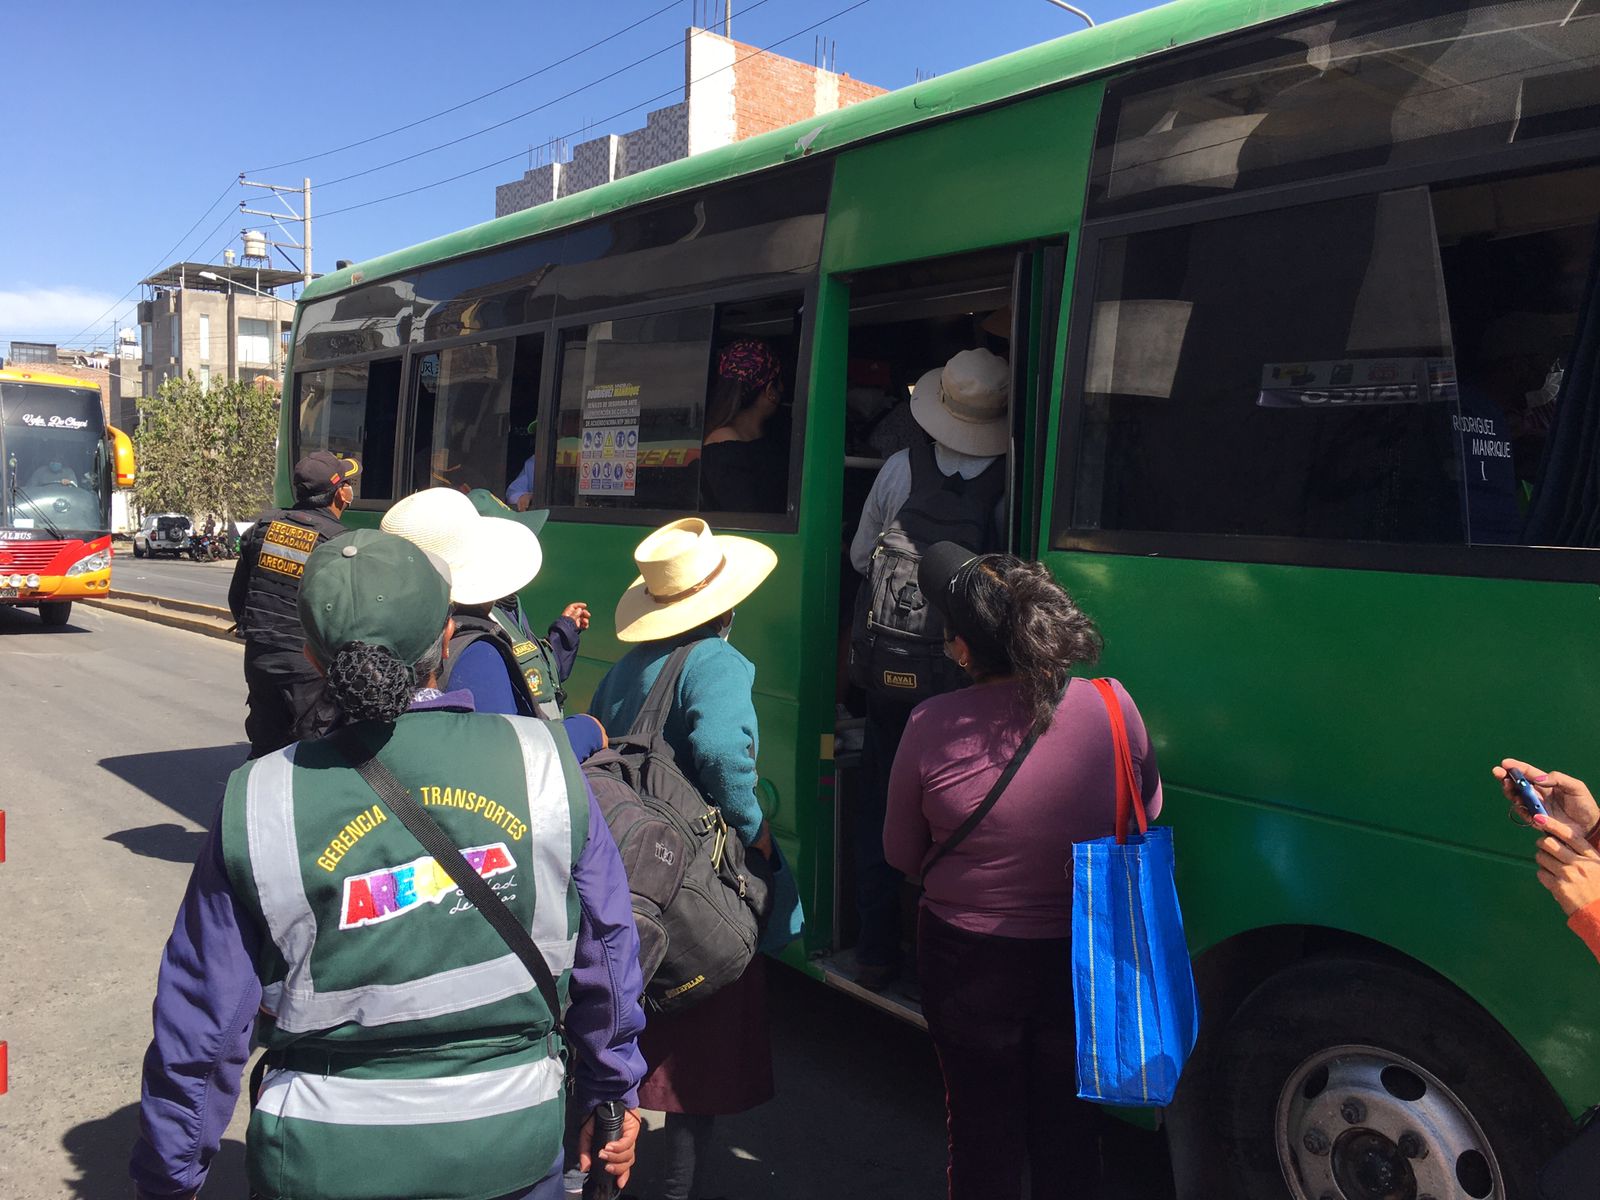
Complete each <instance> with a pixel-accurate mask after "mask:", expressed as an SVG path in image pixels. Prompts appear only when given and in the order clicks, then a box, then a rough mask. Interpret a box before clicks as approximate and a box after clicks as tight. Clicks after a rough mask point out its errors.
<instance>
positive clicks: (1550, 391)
mask: <svg viewBox="0 0 1600 1200" xmlns="http://www.w3.org/2000/svg"><path fill="white" fill-rule="evenodd" d="M1566 374H1567V373H1566V371H1565V369H1563V367H1562V366H1561V364H1560V363H1559V362H1556V363H1552V364H1551V366H1550V373H1549V374H1548V375H1546V376H1545V377H1544V386H1543V387H1541V388H1540V389H1539V390H1538V391H1536V392H1528V393H1527V394H1526V396H1525V397H1524V399H1526V400H1527V402H1528V407H1529V408H1542V407H1543V406H1544V405H1546V404H1554V403H1555V402H1556V397H1557V396H1559V395H1560V394H1561V381H1562V379H1564V378H1565V377H1566Z"/></svg>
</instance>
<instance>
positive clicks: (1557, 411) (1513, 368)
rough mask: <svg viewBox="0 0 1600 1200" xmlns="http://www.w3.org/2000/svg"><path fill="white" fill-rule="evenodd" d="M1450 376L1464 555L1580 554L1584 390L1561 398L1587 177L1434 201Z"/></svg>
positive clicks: (1581, 274)
mask: <svg viewBox="0 0 1600 1200" xmlns="http://www.w3.org/2000/svg"><path fill="white" fill-rule="evenodd" d="M1434 211H1435V213H1436V214H1437V220H1438V226H1439V242H1440V257H1441V260H1442V262H1443V266H1444V280H1445V290H1446V292H1447V294H1448V295H1449V297H1450V322H1451V325H1452V327H1453V329H1454V332H1455V344H1456V365H1457V369H1458V371H1459V374H1460V393H1461V419H1460V427H1461V428H1460V434H1459V437H1460V442H1461V453H1462V462H1463V467H1464V472H1465V476H1466V492H1467V505H1468V513H1469V517H1470V535H1471V540H1472V542H1473V543H1474V544H1475V545H1484V544H1505V543H1511V544H1532V545H1543V546H1592V545H1594V544H1595V540H1596V539H1595V533H1594V530H1593V521H1594V517H1595V512H1594V507H1593V504H1592V503H1590V502H1587V501H1586V500H1585V499H1584V498H1585V497H1586V496H1588V495H1589V494H1591V489H1589V488H1587V487H1586V486H1584V482H1583V480H1584V478H1585V475H1586V472H1585V471H1584V470H1583V469H1581V468H1579V469H1576V470H1575V469H1574V468H1575V467H1577V465H1578V463H1579V462H1580V461H1587V460H1589V459H1590V458H1592V455H1590V454H1588V453H1587V452H1580V453H1579V454H1578V455H1572V454H1570V453H1568V452H1567V450H1568V448H1569V447H1576V446H1578V445H1580V444H1587V443H1588V439H1589V438H1590V436H1591V435H1592V430H1590V429H1589V428H1588V426H1589V425H1590V424H1591V423H1592V422H1593V420H1594V413H1595V410H1594V404H1593V390H1592V384H1588V385H1586V384H1584V383H1583V380H1582V379H1581V378H1574V380H1573V381H1572V382H1573V385H1575V386H1567V387H1563V386H1562V385H1563V383H1564V382H1565V380H1566V376H1567V374H1568V368H1569V366H1571V365H1572V363H1573V351H1574V349H1575V347H1576V345H1577V343H1578V338H1579V331H1578V317H1579V314H1580V313H1581V312H1582V311H1583V308H1584V304H1585V301H1586V300H1587V299H1589V298H1590V297H1589V296H1588V291H1589V288H1590V287H1591V283H1590V269H1591V268H1590V264H1591V262H1592V261H1593V259H1594V254H1595V233H1596V226H1597V224H1600V169H1597V168H1592V167H1591V168H1586V169H1581V170H1571V171H1554V172H1543V173H1540V174H1536V175H1523V176H1517V177H1514V178H1509V179H1498V180H1493V181H1489V182H1479V183H1470V184H1465V185H1462V186H1457V187H1445V188H1440V189H1438V190H1437V191H1436V192H1435V193H1434Z"/></svg>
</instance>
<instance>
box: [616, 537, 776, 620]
mask: <svg viewBox="0 0 1600 1200" xmlns="http://www.w3.org/2000/svg"><path fill="white" fill-rule="evenodd" d="M633 561H634V562H635V563H636V564H638V567H639V578H637V579H635V580H634V581H633V586H631V587H630V588H629V589H628V590H627V591H626V592H624V593H623V594H622V599H621V600H618V601H617V640H618V641H619V642H654V641H658V640H659V639H661V638H668V637H673V636H674V635H676V634H680V633H687V632H688V631H689V630H691V629H694V628H696V627H697V626H700V625H704V624H705V623H706V622H707V621H709V620H711V618H712V617H718V616H721V615H722V614H723V613H725V612H727V611H728V610H729V609H731V608H732V607H733V606H734V605H735V604H738V603H739V601H741V600H743V599H745V598H746V597H747V596H749V595H750V593H751V592H753V591H755V590H756V588H758V587H759V586H761V581H762V580H763V579H765V578H766V577H767V576H768V575H770V574H772V568H773V567H775V566H777V565H778V556H777V555H776V554H775V553H773V551H772V550H771V549H769V548H768V547H766V546H763V545H762V544H761V543H760V542H754V541H751V540H750V539H749V538H742V537H728V536H725V535H724V536H718V535H716V534H713V533H712V532H711V526H709V525H707V524H706V523H705V522H704V521H702V520H701V519H700V518H699V517H684V518H683V519H682V520H681V521H674V522H672V524H670V525H663V526H662V527H661V528H660V529H658V530H656V531H655V532H654V533H652V534H651V535H650V536H649V537H647V538H645V540H644V541H642V542H640V543H639V548H638V549H637V550H635V551H634V552H633Z"/></svg>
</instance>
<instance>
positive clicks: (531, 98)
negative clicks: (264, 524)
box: [0, 0, 1152, 345]
mask: <svg viewBox="0 0 1600 1200" xmlns="http://www.w3.org/2000/svg"><path fill="white" fill-rule="evenodd" d="M718 2H719V3H720V0H718ZM852 3H855V0H735V3H734V13H733V34H734V36H735V37H736V38H738V39H739V40H740V41H744V42H749V43H751V44H754V45H758V46H768V45H770V44H772V43H774V42H778V41H780V40H781V39H785V38H791V35H795V36H793V37H792V40H789V41H787V42H785V43H784V44H783V45H781V46H779V47H776V51H777V52H779V53H785V54H787V55H788V56H789V57H791V58H797V59H800V60H802V61H807V62H809V61H810V60H811V58H812V55H813V49H814V46H815V41H816V37H817V36H818V35H819V34H820V35H824V36H826V37H828V38H830V39H832V40H833V41H834V42H836V43H837V66H838V69H839V70H841V71H843V72H846V73H848V74H851V75H854V76H856V77H857V78H860V79H865V80H867V81H869V82H872V83H876V84H879V85H881V86H884V87H900V86H903V85H905V84H909V83H912V82H914V81H915V80H916V78H917V75H918V72H919V71H920V72H923V73H936V74H945V73H948V72H950V71H953V70H955V69H957V68H959V67H963V66H966V65H968V64H970V63H974V62H979V61H981V60H983V59H987V58H992V57H995V56H997V55H1000V54H1004V53H1007V52H1009V51H1011V50H1016V49H1019V48H1021V47H1023V46H1029V45H1033V44H1035V43H1037V42H1041V41H1045V40H1047V39H1049V38H1052V37H1057V36H1060V35H1062V34H1064V33H1068V32H1071V31H1072V30H1073V29H1075V28H1078V27H1080V25H1079V22H1078V21H1077V19H1076V18H1075V17H1072V16H1071V15H1070V14H1068V13H1066V12H1063V11H1061V10H1060V9H1057V8H1054V7H1052V6H1051V5H1050V4H1049V3H1047V0H964V2H963V0H866V3H864V4H862V5H861V6H860V7H857V8H855V10H854V11H852V12H848V13H846V14H844V15H842V16H837V17H833V14H836V13H839V12H840V11H841V10H843V9H846V8H848V7H849V6H850V5H851V4H852ZM1079 4H1080V6H1081V7H1085V8H1087V9H1088V10H1089V11H1090V12H1091V13H1092V14H1093V15H1094V16H1095V18H1096V19H1097V20H1100V21H1105V20H1110V19H1112V18H1113V17H1116V16H1121V15H1123V14H1125V13H1127V12H1131V11H1134V10H1137V9H1141V8H1148V7H1151V6H1152V5H1151V3H1150V0H1079ZM664 5H665V0H589V2H587V3H586V2H584V0H575V2H573V3H569V4H567V5H564V6H553V5H549V4H542V3H511V2H498V3H476V4H475V3H454V4H441V3H438V2H437V0H434V2H431V3H424V2H422V0H390V2H389V3H386V4H382V5H370V4H356V3H350V2H348V0H321V2H320V3H302V2H300V0H280V2H279V3H278V4H277V5H275V6H274V7H273V8H271V9H270V10H268V9H262V8H259V7H257V6H245V5H231V4H208V5H199V4H177V3H170V2H168V3H160V2H159V0H158V2H157V3H154V4H146V5H130V4H126V3H117V4H110V3H104V2H101V0H90V2H88V3H73V4H61V3H55V4H27V5H20V6H18V7H17V8H16V9H15V10H13V11H12V13H11V15H10V17H9V19H8V22H7V33H8V40H9V41H10V43H11V45H13V46H17V47H36V48H48V50H49V53H41V54H34V53H15V54H12V55H10V56H8V59H7V63H6V76H7V78H6V87H5V100H4V102H3V105H0V116H3V120H4V130H5V132H4V135H3V136H4V155H3V159H0V161H3V162H4V163H5V164H7V166H8V167H9V173H10V185H11V186H9V187H7V188H5V189H3V190H0V343H3V342H9V341H10V340H11V339H13V338H15V339H17V340H22V341H29V340H39V341H57V342H61V343H63V344H67V343H68V341H69V339H73V337H74V335H75V334H78V335H81V336H78V337H77V339H76V340H75V341H72V342H71V344H74V345H84V344H90V343H93V342H96V341H98V342H99V343H100V344H105V343H106V342H107V340H108V339H109V336H110V330H111V325H112V322H113V320H115V319H117V318H126V320H125V321H124V323H129V322H131V317H129V315H128V314H129V313H130V310H131V309H132V306H133V304H134V302H136V301H137V300H138V298H139V292H138V289H137V288H135V289H134V290H133V291H131V292H129V294H128V295H127V297H126V299H122V300H119V299H118V298H119V297H120V296H121V295H122V294H123V293H124V292H125V291H127V290H128V289H129V288H130V287H133V285H134V284H136V283H137V282H138V280H140V279H142V278H144V277H145V276H146V275H148V274H149V273H151V272H152V271H153V270H155V269H158V268H160V267H163V266H166V265H168V264H169V263H171V262H176V261H179V260H182V259H191V260H198V261H220V260H221V255H222V250H223V249H224V247H226V246H228V245H230V244H231V245H232V246H234V247H235V248H236V249H237V248H238V245H239V242H238V233H239V230H240V229H241V228H244V227H245V224H246V223H247V222H248V223H249V224H250V225H251V226H259V225H260V224H261V221H260V219H259V218H254V217H243V216H241V215H240V214H239V213H238V212H237V208H238V202H239V200H240V199H241V198H243V197H244V196H245V195H246V193H245V192H244V191H243V190H242V189H240V188H239V187H238V186H237V178H238V175H239V173H240V172H241V171H247V172H250V173H251V175H250V177H251V178H252V179H265V180H266V181H268V182H273V183H283V184H296V185H297V184H298V183H299V182H300V180H301V179H302V178H303V177H305V176H309V177H310V178H311V181H312V190H313V213H314V214H316V213H326V214H329V215H327V216H326V217H315V219H314V225H313V237H314V242H315V258H314V262H313V266H315V267H316V268H318V269H319V270H327V269H331V268H332V266H333V264H334V261H335V260H336V259H340V258H349V259H357V260H359V259H362V258H367V257H370V256H372V255H374V254H379V253H383V252H384V251H387V250H393V249H396V248H398V247H401V246H406V245H410V244H411V243H413V242H417V241H421V240H422V239H424V238H427V237H431V236H434V235H436V234H440V233H445V232H447V231H449V230H451V229H457V228H461V227H463V226H466V225H471V224H474V223H476V222H478V221H481V220H484V219H486V218H488V217H491V216H493V215H494V186H495V184H497V183H504V182H507V181H508V180H511V179H514V178H516V177H518V176H519V175H520V174H521V172H522V170H523V169H524V168H525V167H526V166H527V158H526V151H527V150H528V148H529V147H530V146H535V147H537V146H539V145H542V144H544V143H546V142H548V141H550V140H551V139H552V138H558V137H565V138H566V139H567V140H568V141H569V142H575V141H581V140H583V138H584V137H586V136H597V135H599V134H601V133H606V132H625V131H626V130H629V129H632V128H634V127H635V126H636V125H638V124H642V123H643V119H644V113H645V111H646V110H647V109H649V108H658V107H661V106H662V105H665V104H670V103H673V102H674V101H675V100H676V99H678V98H680V96H678V95H668V96H665V97H663V93H672V92H675V91H678V90H680V89H681V88H682V86H683V51H682V38H683V32H684V30H685V28H686V27H687V26H688V25H690V24H691V23H692V21H693V19H694V15H695V13H696V5H695V0H678V2H677V3H674V4H672V5H670V7H666V8H665V11H659V10H662V9H663V7H664ZM719 11H720V10H719ZM652 14H654V15H652ZM830 17H833V19H829V20H827V21H826V23H825V24H822V25H820V26H819V27H818V28H817V29H815V30H810V29H808V27H810V26H812V25H815V24H816V23H817V22H819V21H823V20H824V19H825V18H830ZM636 22H637V23H638V25H637V28H634V29H632V30H629V31H628V32H624V33H620V34H619V31H621V30H624V29H626V28H627V27H628V26H630V25H633V24H634V23H636ZM801 31H805V32H801ZM612 34H619V36H616V37H614V38H613V39H612V40H610V41H608V42H606V44H604V45H602V46H600V47H599V48H598V49H593V50H589V51H588V52H586V53H579V52H580V51H583V50H584V48H585V47H587V46H589V45H590V44H591V43H594V42H597V41H599V40H600V39H602V38H606V37H607V36H608V35H612ZM74 55H76V56H77V57H78V61H79V62H81V65H82V69H81V70H76V71H75V70H74V69H73V56H74ZM640 59H644V60H645V61H643V62H639V63H638V65H630V64H634V63H635V62H636V61H637V60H640ZM546 67H548V68H549V69H548V70H543V71H542V73H540V74H539V75H537V76H536V77H535V78H532V79H529V80H527V81H525V82H522V83H517V84H515V85H514V86H510V87H507V88H505V89H504V90H503V91H500V92H498V93H497V94H496V95H493V96H490V97H489V98H487V99H484V100H481V101H478V102H476V103H471V104H467V105H465V106H464V107H462V108H459V109H458V110H457V111H455V112H451V113H448V114H446V115H444V116H441V117H439V118H437V119H434V120H427V121H426V122H425V123H423V124H420V125H417V126H416V127H415V128H411V129H407V130H405V131H404V132H401V133H397V134H394V135H393V136H389V137H383V138H380V139H379V140H376V141H373V142H370V143H369V144H367V145H362V146H358V147H356V148H353V149H349V150H343V151H340V152H339V153H335V154H328V155H326V156H324V157H319V158H314V159H309V160H308V159H307V156H310V155H316V154H320V153H322V152H324V151H328V150H331V149H333V148H335V147H340V146H344V145H347V144H349V143H351V142H356V141H359V140H362V139H365V138H370V137H372V136H373V135H378V134H383V133H385V132H386V131H388V130H392V129H394V128H395V127H397V126H401V125H404V124H407V123H409V122H412V121H417V120H419V119H421V118H425V117H428V116H429V114H432V113H436V112H439V111H440V110H442V109H445V108H448V107H450V106H453V105H458V104H461V103H462V102H463V101H468V100H471V99H472V98H473V97H475V96H478V95H480V94H481V93H484V92H488V91H490V90H491V89H494V88H498V87H500V86H501V85H503V84H508V83H510V82H511V81H513V80H516V79H518V78H519V77H521V76H525V75H528V74H530V73H532V72H535V71H540V70H541V68H546ZM623 68H626V69H623ZM619 69H622V70H621V72H620V74H616V76H615V77H614V78H611V79H608V80H605V81H604V82H597V81H599V80H601V78H602V77H603V76H606V75H608V74H612V73H615V72H618V71H619ZM570 93H575V94H570ZM630 106H638V107H636V108H634V109H632V110H631V111H627V112H624V111H623V110H626V109H629V107H630ZM536 108H537V109H538V110H539V111H535V112H532V113H531V114H530V115H527V116H520V117H519V116H518V114H521V113H525V112H528V110H531V109H536ZM512 117H516V118H517V119H515V120H512V121H510V123H509V124H506V125H504V126H502V127H501V128H498V129H495V130H493V131H491V132H487V133H483V134H482V135H480V136H476V137H471V138H469V139H467V140H465V141H463V142H461V143H460V144H458V145H455V146H452V147H450V148H448V149H444V150H439V151H436V152H432V153H426V154H423V155H422V156H420V157H417V158H414V159H412V160H411V161H409V162H406V163H402V164H400V165H397V166H391V167H385V168H383V169H381V170H377V171H374V172H372V173H371V174H365V175H361V176H359V177H356V178H349V179H344V180H343V181H342V182H340V181H339V180H340V179H341V177H344V176H349V175H351V174H352V173H354V172H362V171H366V170H367V169H368V168H372V167H378V166H380V165H381V164H384V163H388V162H390V161H391V160H394V159H397V158H400V157H402V156H404V155H410V154H414V153H416V152H417V151H421V150H426V149H428V148H429V147H432V146H435V145H437V144H439V143H441V142H446V141H449V140H451V139H454V138H458V137H461V136H462V135H465V134H470V133H473V132H474V131H475V130H479V129H482V128H484V127H485V126H489V125H492V124H495V123H497V122H502V121H506V120H507V119H508V118H512ZM508 156H514V157H512V158H511V161H509V162H504V163H501V164H500V165H498V166H494V167H491V168H489V169H487V170H482V171H477V172H476V173H474V174H470V175H467V176H466V177H465V178H463V179H460V180H458V181H456V182H453V183H448V184H444V185H443V186H440V187H436V188H432V189H429V190H427V191H423V192H420V193H418V194H417V195H414V196H409V197H406V198H403V199H399V200H394V201H390V202H387V203H382V204H377V205H372V206H370V207H363V208H360V209H358V210H356V211H353V212H350V213H347V214H338V213H337V210H338V209H341V208H344V207H346V206H349V205H355V204H360V203H361V202H363V201H367V200H371V199H374V198H376V197H382V196H388V195H390V194H392V193H395V192H400V191H404V190H405V189H407V188H412V187H416V186H417V185H419V184H426V183H431V182H433V181H435V180H439V179H443V178H446V177H448V176H453V175H457V174H461V173H463V172H469V171H474V170H475V168H479V167H483V166H485V165H486V164H489V163H492V162H494V161H495V160H497V159H504V158H507V157H508ZM279 164H281V165H279ZM268 168H270V169H268ZM248 195H249V198H250V206H251V207H252V208H265V207H269V205H268V204H264V203H262V201H263V200H264V199H265V197H264V196H263V195H262V193H260V192H257V191H253V190H252V191H251V192H249V193H248ZM208 206H211V207H210V208H209V209H208ZM185 231H188V232H187V233H186V232H185ZM294 257H295V258H296V260H298V254H296V255H295V256H294ZM277 265H285V264H283V263H282V262H281V261H280V262H279V263H278V264H277ZM86 329H87V332H85V330H86Z"/></svg>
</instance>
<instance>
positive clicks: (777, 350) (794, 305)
mask: <svg viewBox="0 0 1600 1200" xmlns="http://www.w3.org/2000/svg"><path fill="white" fill-rule="evenodd" d="M800 308H801V306H800V300H799V297H796V296H774V297H769V298H764V299H761V300H753V301H748V302H741V303H737V304H724V305H720V306H719V307H718V309H717V322H716V335H715V338H714V342H713V346H714V349H713V351H712V355H711V380H710V383H709V386H708V388H707V398H706V407H705V414H704V417H703V424H702V427H701V428H702V431H703V432H702V434H701V445H700V509H701V511H702V512H726V513H781V512H784V511H786V510H787V508H788V507H789V463H790V459H791V456H792V452H793V425H794V423H793V415H794V412H793V408H792V407H791V405H790V397H791V396H792V395H793V394H794V381H795V378H796V375H797V372H798V368H799V359H800V334H799V331H800Z"/></svg>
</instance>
